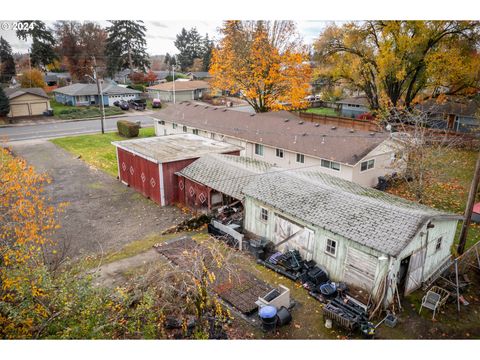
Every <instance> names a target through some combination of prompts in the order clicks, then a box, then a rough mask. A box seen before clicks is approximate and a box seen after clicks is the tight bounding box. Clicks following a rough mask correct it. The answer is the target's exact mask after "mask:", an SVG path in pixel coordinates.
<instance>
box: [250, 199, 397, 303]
mask: <svg viewBox="0 0 480 360" xmlns="http://www.w3.org/2000/svg"><path fill="white" fill-rule="evenodd" d="M320 206H321V205H320ZM262 207H263V208H265V209H267V210H268V220H267V221H262V220H261V219H260V211H261V208H262ZM277 213H278V212H277V211H276V210H275V209H273V208H272V207H270V206H267V205H265V204H262V203H260V202H258V201H256V200H254V199H252V198H250V197H248V196H247V197H246V198H245V219H244V228H245V230H246V231H247V232H250V233H253V234H255V235H257V236H261V237H264V238H266V239H268V240H270V241H271V240H272V239H273V233H274V224H275V217H276V214H277ZM281 216H282V217H284V218H287V219H290V220H291V221H293V222H295V223H297V224H300V225H302V226H304V227H306V228H308V229H310V230H312V231H313V232H314V245H313V254H314V256H313V260H315V261H316V262H317V263H318V264H319V265H320V266H322V267H323V268H325V269H326V270H327V271H328V273H329V276H330V278H331V279H332V280H334V281H345V268H346V266H345V262H346V257H347V253H348V249H349V248H352V249H355V250H358V251H360V252H361V253H363V254H365V256H366V257H368V259H369V265H368V266H369V268H370V269H371V271H374V279H373V281H372V283H371V284H369V285H368V286H366V285H365V282H364V281H356V280H353V281H354V282H353V283H351V285H355V286H357V287H361V288H366V290H368V291H372V293H373V294H376V293H377V289H378V286H379V284H380V282H381V281H382V279H384V278H385V276H386V273H387V271H388V257H387V256H384V255H383V254H381V253H380V252H378V251H376V250H374V249H371V248H368V247H365V246H362V245H360V244H358V243H355V242H353V241H351V240H349V239H346V238H344V237H342V236H340V235H337V234H334V233H332V232H330V231H328V230H325V229H322V228H319V227H317V226H314V225H312V224H307V223H305V222H303V221H301V220H300V219H296V218H293V217H291V216H289V215H287V214H284V213H281ZM327 239H330V240H334V241H336V243H337V250H336V254H335V256H332V255H330V254H328V253H327V252H326V247H327ZM372 264H373V265H372ZM364 265H365V264H363V263H360V264H358V267H359V268H360V269H361V268H362V267H363V266H364ZM347 278H349V279H356V278H355V277H347Z"/></svg>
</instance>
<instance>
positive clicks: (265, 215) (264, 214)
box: [260, 208, 268, 221]
mask: <svg viewBox="0 0 480 360" xmlns="http://www.w3.org/2000/svg"><path fill="white" fill-rule="evenodd" d="M260 220H262V221H267V220H268V210H267V209H265V208H260Z"/></svg>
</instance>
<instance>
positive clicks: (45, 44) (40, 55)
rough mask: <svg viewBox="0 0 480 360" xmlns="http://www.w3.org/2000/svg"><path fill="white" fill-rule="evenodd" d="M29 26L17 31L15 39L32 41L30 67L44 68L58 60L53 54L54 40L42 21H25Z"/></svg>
mask: <svg viewBox="0 0 480 360" xmlns="http://www.w3.org/2000/svg"><path fill="white" fill-rule="evenodd" d="M22 22H23V23H29V24H30V26H28V27H25V28H22V30H17V37H18V38H19V39H21V40H25V41H26V40H28V39H29V38H31V39H32V47H31V49H30V52H31V55H30V59H31V62H32V66H46V65H48V64H51V63H52V62H53V61H54V60H56V59H57V58H58V56H57V54H56V53H55V50H54V46H55V38H54V37H53V33H52V31H51V30H50V29H49V28H47V25H45V23H44V22H43V21H38V20H26V21H22Z"/></svg>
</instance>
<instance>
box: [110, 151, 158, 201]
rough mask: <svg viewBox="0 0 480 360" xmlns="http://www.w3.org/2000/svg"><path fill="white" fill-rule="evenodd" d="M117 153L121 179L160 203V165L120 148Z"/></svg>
mask: <svg viewBox="0 0 480 360" xmlns="http://www.w3.org/2000/svg"><path fill="white" fill-rule="evenodd" d="M117 154H118V169H119V176H120V180H121V181H122V182H124V183H126V184H127V185H129V186H131V187H133V188H134V189H135V190H137V191H139V192H140V193H142V194H143V195H144V196H146V197H147V198H150V199H152V200H153V201H155V202H156V203H158V204H160V203H161V201H160V177H159V171H158V165H157V164H156V163H154V162H152V161H149V160H147V159H144V158H142V157H140V156H137V155H135V154H132V153H130V152H128V151H125V150H123V149H120V148H117Z"/></svg>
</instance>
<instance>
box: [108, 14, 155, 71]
mask: <svg viewBox="0 0 480 360" xmlns="http://www.w3.org/2000/svg"><path fill="white" fill-rule="evenodd" d="M110 23H111V24H112V25H111V26H109V27H107V33H108V37H107V42H106V47H105V54H106V56H107V72H108V74H109V75H110V76H113V75H114V74H115V73H116V72H117V71H120V70H123V69H130V70H131V71H132V72H133V70H134V68H136V69H138V70H141V71H143V72H145V71H146V69H147V67H149V65H150V59H149V56H148V54H147V51H146V46H147V41H146V40H145V32H146V30H147V28H146V27H145V25H143V21H141V20H135V21H129V20H111V21H110Z"/></svg>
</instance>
